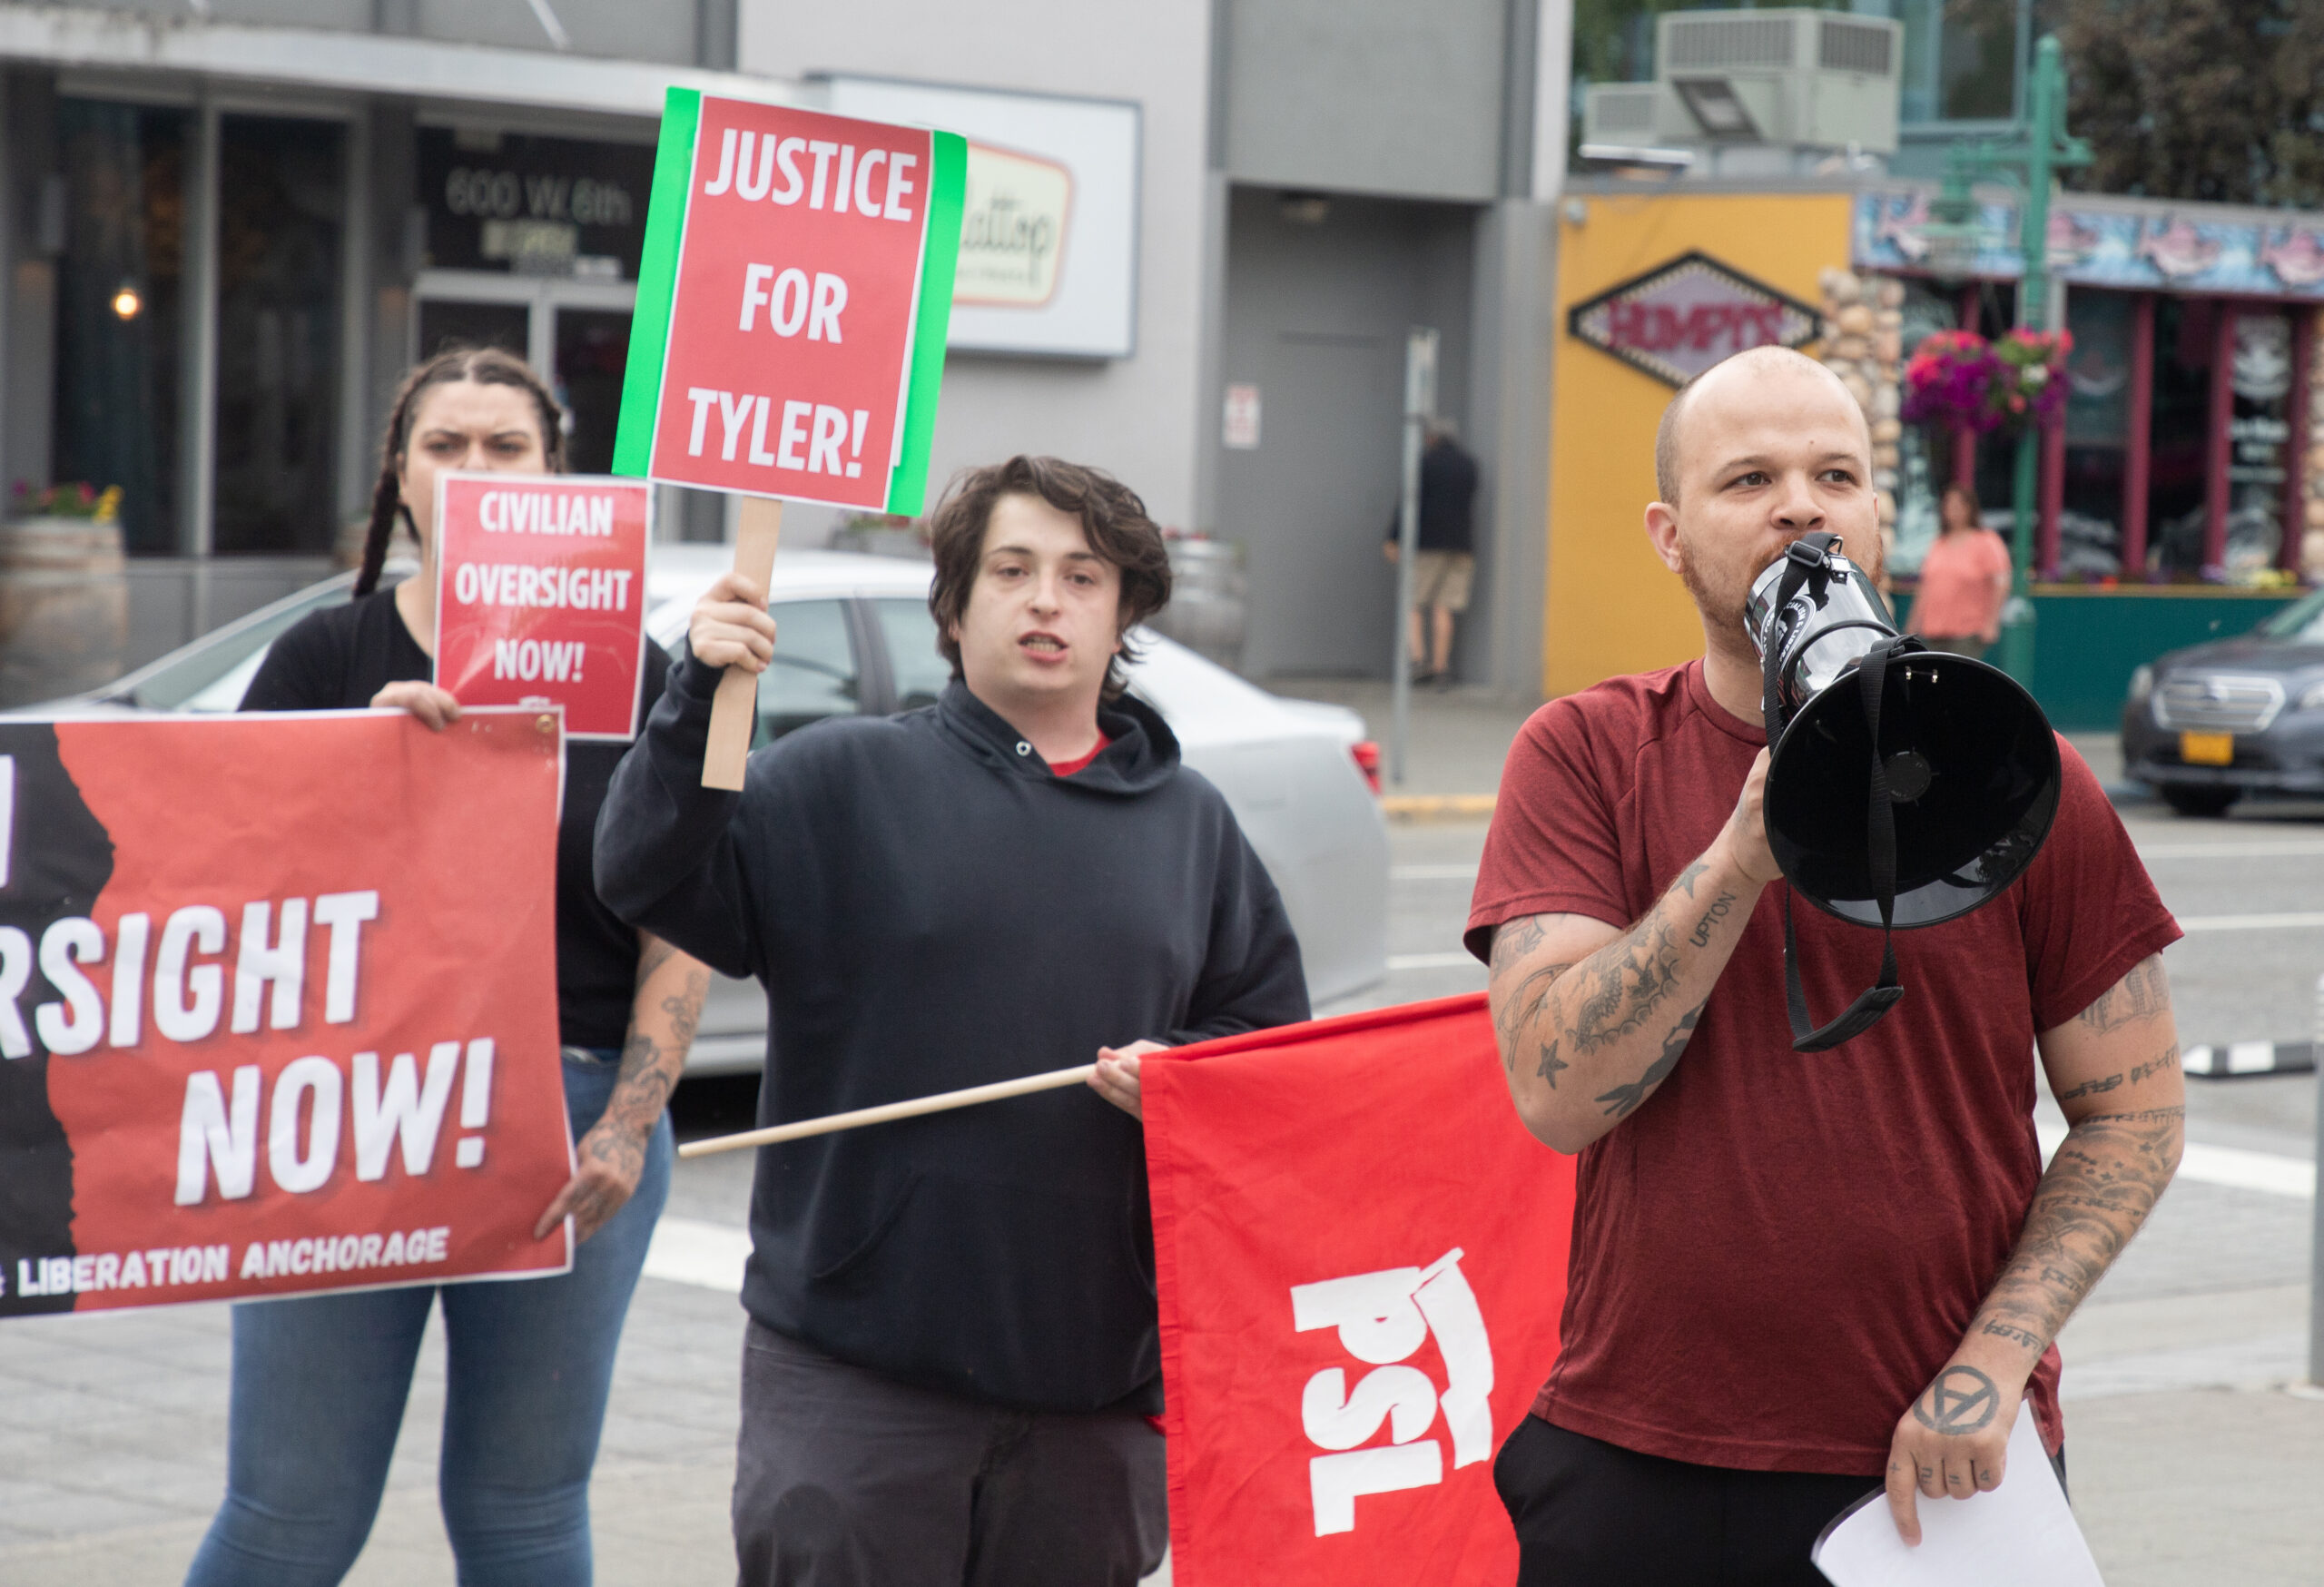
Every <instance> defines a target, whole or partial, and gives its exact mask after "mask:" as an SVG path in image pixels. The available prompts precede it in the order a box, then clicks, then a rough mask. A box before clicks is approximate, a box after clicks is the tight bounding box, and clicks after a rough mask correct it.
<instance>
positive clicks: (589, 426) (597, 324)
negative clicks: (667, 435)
mask: <svg viewBox="0 0 2324 1587" xmlns="http://www.w3.org/2000/svg"><path fill="white" fill-rule="evenodd" d="M628 366H629V315H628V313H627V312H626V311H617V310H610V309H559V310H558V311H556V398H557V400H558V401H559V402H562V403H563V404H564V405H565V411H566V421H567V422H568V423H569V424H571V426H572V427H573V429H572V434H571V435H570V436H569V437H568V438H567V439H566V467H567V468H571V469H572V470H573V471H574V472H575V473H576V474H605V473H609V472H611V471H612V468H613V466H614V429H615V424H616V423H617V422H618V420H619V419H620V417H621V379H622V374H623V372H624V371H625V370H626V369H627V368H628Z"/></svg>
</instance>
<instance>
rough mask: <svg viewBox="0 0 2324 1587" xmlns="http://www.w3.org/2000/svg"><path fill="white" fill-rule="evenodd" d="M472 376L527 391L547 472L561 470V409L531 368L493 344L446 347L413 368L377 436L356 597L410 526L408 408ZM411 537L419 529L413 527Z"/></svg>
mask: <svg viewBox="0 0 2324 1587" xmlns="http://www.w3.org/2000/svg"><path fill="white" fill-rule="evenodd" d="M461 380H474V381H475V382H476V383H477V384H478V385H479V386H515V387H517V388H518V389H521V390H524V391H527V392H529V393H530V394H531V396H532V399H533V407H534V409H536V410H537V412H538V414H539V417H540V424H541V455H542V456H543V457H544V458H546V459H547V463H548V471H549V472H550V473H552V474H561V473H563V472H564V471H565V424H564V419H565V413H564V409H561V408H560V407H558V406H557V400H556V396H555V395H554V394H552V393H551V392H550V390H549V389H548V387H547V384H546V383H544V382H543V381H542V380H541V378H540V377H539V376H538V375H537V374H535V373H534V372H533V369H532V366H531V365H530V364H527V362H525V360H522V359H520V358H518V357H517V355H516V354H514V353H510V352H503V351H502V350H500V349H498V348H497V347H448V348H446V349H445V350H443V351H441V352H439V353H438V354H437V355H436V356H435V357H434V358H431V359H428V360H425V361H424V362H422V363H419V364H416V365H414V366H413V367H412V370H411V372H410V373H409V374H407V375H406V376H404V378H403V385H402V386H401V387H400V388H399V389H398V390H397V392H396V403H395V408H394V409H393V411H391V412H390V413H389V416H388V429H387V433H386V434H385V435H383V436H382V437H380V438H379V484H378V485H376V486H374V487H373V488H372V490H371V527H370V530H369V533H367V534H366V535H365V536H364V537H363V563H362V568H361V570H360V571H359V572H358V573H357V574H356V576H355V598H356V599H358V600H360V599H362V598H363V596H367V595H369V594H370V593H371V592H372V591H373V590H375V589H377V588H378V587H379V570H380V568H381V567H384V566H385V565H386V563H387V560H388V541H389V539H390V538H391V537H393V536H394V534H395V532H396V526H397V524H399V523H400V524H402V525H403V526H404V527H405V528H407V529H409V528H411V527H412V526H411V509H410V508H408V507H406V506H405V505H404V499H403V488H402V484H401V481H400V479H399V475H400V474H401V473H402V471H403V454H404V449H405V448H406V447H408V446H409V445H410V444H411V416H412V411H413V409H416V408H418V407H419V394H420V393H421V392H423V391H425V390H427V389H428V388H429V387H430V386H448V385H454V384H457V383H458V382H459V381H461ZM413 532H414V533H415V535H416V534H417V531H416V530H415V531H413Z"/></svg>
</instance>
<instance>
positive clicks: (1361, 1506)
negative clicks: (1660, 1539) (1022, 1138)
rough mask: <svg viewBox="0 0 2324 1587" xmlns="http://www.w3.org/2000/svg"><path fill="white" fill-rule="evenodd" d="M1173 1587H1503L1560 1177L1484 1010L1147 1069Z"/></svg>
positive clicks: (1556, 1277) (1453, 1001) (1300, 1035)
mask: <svg viewBox="0 0 2324 1587" xmlns="http://www.w3.org/2000/svg"><path fill="white" fill-rule="evenodd" d="M1145 1099H1146V1161H1147V1177H1148V1180H1149V1183H1150V1185H1151V1188H1152V1192H1153V1204H1154V1249H1155V1270H1156V1276H1157V1288H1158V1291H1159V1294H1160V1299H1161V1321H1162V1374H1163V1391H1164V1398H1165V1400H1166V1401H1167V1406H1168V1409H1167V1413H1166V1418H1167V1425H1168V1429H1169V1461H1170V1557H1171V1570H1172V1572H1173V1580H1174V1581H1176V1582H1177V1583H1178V1584H1179V1587H1226V1584H1228V1583H1241V1582H1269V1583H1285V1584H1297V1583H1314V1584H1315V1587H1363V1584H1365V1583H1373V1582H1377V1583H1380V1584H1381V1587H1388V1584H1390V1583H1397V1584H1402V1583H1408V1582H1508V1581H1512V1580H1513V1579H1514V1578H1515V1576H1516V1573H1517V1540H1516V1537H1515V1535H1514V1534H1513V1533H1512V1531H1511V1529H1510V1524H1509V1518H1508V1515H1507V1513H1506V1512H1505V1511H1503V1509H1502V1504H1501V1501H1500V1499H1499V1497H1498V1496H1497V1495H1496V1494H1495V1493H1494V1492H1493V1485H1492V1461H1493V1455H1494V1454H1495V1453H1496V1452H1497V1451H1498V1450H1499V1449H1500V1447H1501V1444H1502V1440H1504V1439H1506V1438H1507V1437H1508V1436H1509V1434H1510V1433H1511V1432H1512V1430H1513V1429H1514V1428H1515V1427H1516V1426H1517V1425H1518V1423H1519V1422H1520V1420H1521V1418H1523V1416H1524V1415H1526V1413H1527V1411H1528V1410H1529V1409H1530V1407H1531V1405H1532V1401H1533V1395H1534V1392H1535V1390H1537V1389H1538V1388H1539V1387H1540V1386H1541V1384H1542V1382H1543V1381H1544V1380H1546V1379H1547V1377H1548V1376H1549V1374H1550V1369H1551V1365H1553V1364H1554V1363H1555V1361H1556V1358H1557V1351H1558V1322H1559V1316H1560V1313H1561V1310H1562V1308H1563V1306H1564V1302H1565V1283H1566V1247H1567V1244H1568V1241H1569V1238H1570V1236H1571V1229H1572V1222H1573V1184H1574V1180H1573V1159H1571V1158H1563V1157H1560V1156H1559V1155H1558V1154H1557V1153H1555V1152H1553V1151H1551V1149H1550V1148H1547V1147H1545V1146H1542V1145H1541V1143H1540V1142H1538V1141H1536V1140H1534V1139H1533V1138H1532V1137H1531V1136H1530V1135H1528V1134H1526V1132H1525V1129H1524V1127H1523V1126H1522V1125H1521V1124H1520V1123H1519V1122H1518V1120H1517V1115H1516V1110H1515V1109H1513V1108H1512V1107H1511V1106H1510V1101H1509V1090H1508V1087H1507V1085H1506V1083H1505V1081H1504V1079H1503V1077H1502V1068H1501V1063H1500V1060H1499V1059H1498V1058H1497V1057H1496V1056H1495V1053H1494V1048H1493V1037H1492V1021H1491V1020H1490V1018H1489V1017H1488V1015H1487V1014H1486V1011H1485V1000H1484V998H1483V997H1482V995H1472V996H1470V997H1464V998H1450V999H1445V1000H1442V1001H1439V1002H1432V1003H1415V1004H1411V1005H1409V1006H1406V1007H1403V1008H1395V1009H1382V1010H1375V1011H1373V1012H1370V1013H1364V1014H1351V1015H1348V1016H1345V1017H1344V1018H1342V1019H1337V1020H1321V1021H1318V1022H1316V1023H1314V1024H1308V1025H1294V1026H1289V1027H1286V1028H1285V1029H1283V1030H1261V1031H1255V1032H1253V1033H1252V1034H1250V1035H1247V1036H1235V1037H1229V1038H1227V1039H1226V1040H1221V1041H1214V1042H1207V1043H1205V1044H1203V1045H1201V1046H1198V1047H1192V1048H1187V1049H1183V1050H1181V1051H1180V1052H1178V1053H1173V1054H1169V1055H1167V1056H1166V1055H1158V1054H1157V1056H1156V1057H1154V1058H1152V1059H1149V1060H1147V1065H1146V1069H1145Z"/></svg>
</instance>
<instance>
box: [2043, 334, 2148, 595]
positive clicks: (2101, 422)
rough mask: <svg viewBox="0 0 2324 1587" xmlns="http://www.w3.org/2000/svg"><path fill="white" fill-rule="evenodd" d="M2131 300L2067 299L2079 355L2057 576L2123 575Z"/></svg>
mask: <svg viewBox="0 0 2324 1587" xmlns="http://www.w3.org/2000/svg"><path fill="white" fill-rule="evenodd" d="M2134 323H2135V322H2134V317H2133V316H2132V301H2131V298H2130V295H2129V294H2128V293H2124V292H2101V291H2080V290H2077V291H2073V292H2072V293H2070V294H2069V295H2068V297H2067V299H2066V329H2067V330H2069V331H2071V332H2072V333H2073V353H2072V354H2071V355H2070V356H2069V357H2068V359H2067V362H2066V446H2065V469H2066V474H2065V487H2064V493H2063V494H2064V505H2063V510H2062V511H2061V512H2060V513H2059V515H2058V563H2057V577H2060V578H2063V579H2070V580H2071V579H2099V578H2112V577H2117V576H2119V575H2120V574H2121V573H2122V478H2123V475H2124V473H2125V471H2126V469H2127V468H2128V465H2129V461H2130V435H2131V430H2130V389H2131V338H2132V331H2133V329H2134Z"/></svg>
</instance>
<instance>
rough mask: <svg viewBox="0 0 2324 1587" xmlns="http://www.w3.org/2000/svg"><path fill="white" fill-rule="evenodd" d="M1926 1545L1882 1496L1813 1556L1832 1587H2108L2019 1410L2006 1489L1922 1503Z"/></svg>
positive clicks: (1831, 1532)
mask: <svg viewBox="0 0 2324 1587" xmlns="http://www.w3.org/2000/svg"><path fill="white" fill-rule="evenodd" d="M1919 1509H1920V1518H1921V1543H1920V1546H1919V1547H1918V1548H1907V1547H1905V1540H1904V1539H1903V1538H1901V1537H1899V1536H1897V1535H1896V1519H1895V1517H1893V1516H1892V1515H1890V1514H1889V1513H1888V1496H1887V1494H1886V1493H1885V1492H1882V1493H1873V1494H1872V1495H1871V1496H1869V1497H1868V1498H1866V1499H1865V1500H1864V1501H1863V1502H1862V1503H1858V1504H1857V1505H1856V1506H1855V1508H1853V1509H1851V1510H1849V1511H1848V1512H1847V1513H1845V1514H1843V1515H1842V1516H1841V1517H1840V1518H1839V1519H1838V1520H1837V1521H1836V1522H1834V1523H1832V1524H1831V1525H1830V1526H1829V1527H1827V1528H1826V1529H1825V1533H1824V1535H1823V1536H1822V1537H1820V1538H1818V1539H1817V1541H1816V1547H1815V1549H1814V1551H1813V1553H1811V1555H1810V1557H1811V1558H1813V1559H1814V1560H1815V1562H1816V1565H1817V1569H1818V1570H1820V1571H1822V1572H1824V1574H1825V1575H1826V1576H1827V1577H1828V1578H1829V1579H1830V1580H1831V1582H1833V1584H1834V1587H2104V1584H2103V1582H2102V1581H2101V1579H2100V1577H2099V1574H2098V1562H2097V1561H2095V1560H2093V1559H2092V1558H2091V1557H2090V1545H2089V1544H2088V1543H2084V1542H2083V1537H2082V1528H2081V1527H2079V1526H2077V1525H2075V1524H2074V1519H2073V1511H2072V1510H2070V1509H2068V1508H2067V1507H2066V1495H2065V1490H2064V1489H2063V1488H2061V1487H2059V1486H2058V1474H2057V1473H2056V1472H2055V1471H2054V1470H2053V1469H2052V1467H2051V1465H2050V1461H2049V1457H2048V1456H2047V1455H2045V1454H2043V1451H2042V1435H2041V1434H2040V1433H2039V1432H2038V1431H2037V1430H2036V1429H2035V1427H2034V1425H2033V1410H2032V1408H2031V1407H2030V1406H2024V1405H2021V1406H2020V1407H2019V1408H2018V1414H2017V1425H2016V1426H2015V1427H2014V1429H2012V1430H2011V1432H2010V1435H2009V1466H2008V1469H2007V1471H2006V1473H2005V1474H2004V1475H2003V1477H2002V1483H2001V1486H2000V1487H1998V1488H1995V1489H1994V1491H1993V1492H1992V1493H1978V1494H1976V1495H1974V1496H1973V1497H1971V1498H1967V1499H1932V1498H1929V1497H1928V1496H1927V1495H1925V1494H1923V1495H1920V1497H1919Z"/></svg>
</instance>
